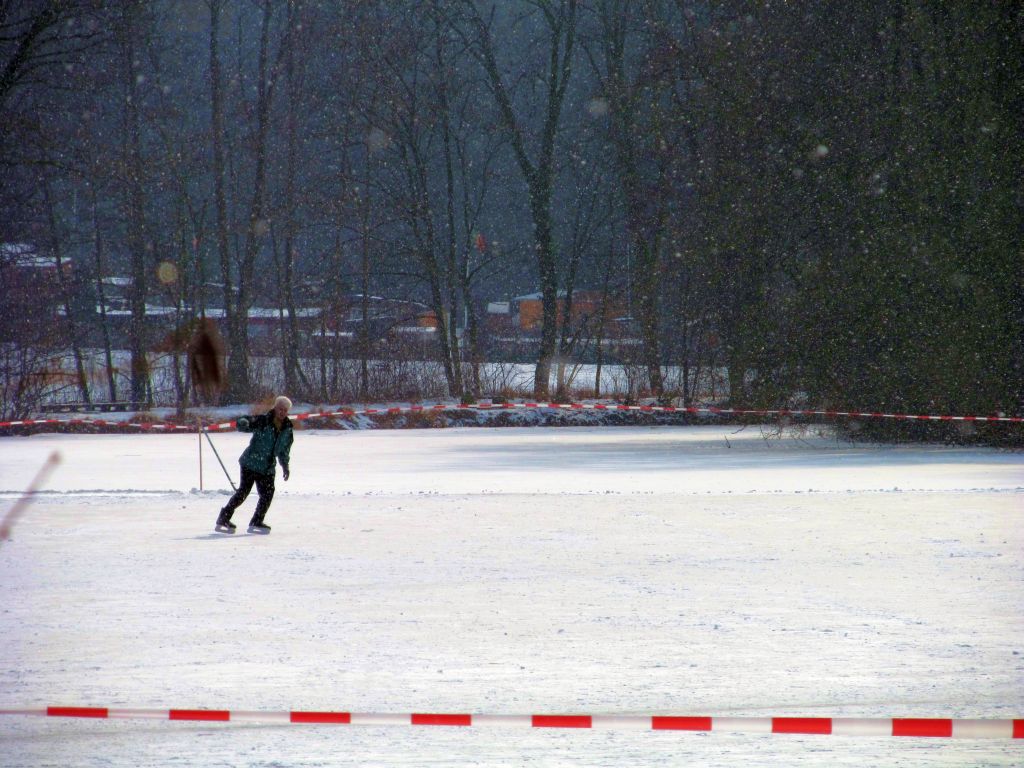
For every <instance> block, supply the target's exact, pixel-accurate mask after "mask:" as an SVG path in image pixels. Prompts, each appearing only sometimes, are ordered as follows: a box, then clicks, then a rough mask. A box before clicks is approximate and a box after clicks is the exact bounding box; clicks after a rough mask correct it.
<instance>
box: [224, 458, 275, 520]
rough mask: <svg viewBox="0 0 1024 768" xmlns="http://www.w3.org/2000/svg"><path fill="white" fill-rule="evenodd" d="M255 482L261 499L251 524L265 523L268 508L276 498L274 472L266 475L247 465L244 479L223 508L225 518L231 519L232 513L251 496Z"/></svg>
mask: <svg viewBox="0 0 1024 768" xmlns="http://www.w3.org/2000/svg"><path fill="white" fill-rule="evenodd" d="M254 483H255V484H256V492H257V493H259V495H260V500H259V502H257V504H256V511H255V512H253V515H252V522H250V523H249V525H261V524H262V523H263V518H264V517H266V515H267V510H268V509H270V502H272V501H273V500H274V475H273V473H271V474H269V475H265V474H263V473H262V472H253V471H252V470H251V469H246V468H245V467H242V481H241V482H240V483H239V484H238V490H237V491H235V495H234V496H232V497H231V499H230V500H229V501H228V503H227V506H225V507H224V509H223V510H221V517H223V518H224V519H225V520H230V519H231V515H233V514H234V513H235V510H236V509H238V507H239V506H240V505H241V503H242V502H243V501H245V499H246V498H247V497H248V496H249V491H251V490H252V486H253V484H254Z"/></svg>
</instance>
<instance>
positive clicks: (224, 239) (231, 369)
mask: <svg viewBox="0 0 1024 768" xmlns="http://www.w3.org/2000/svg"><path fill="white" fill-rule="evenodd" d="M220 16H221V0H210V106H211V112H212V122H213V124H212V130H211V139H212V142H213V196H214V207H215V209H216V218H217V225H216V229H217V234H216V236H217V254H218V256H219V259H220V279H221V283H222V285H223V288H224V315H225V321H226V324H227V336H228V346H229V349H228V371H227V375H228V382H227V384H228V386H227V396H228V397H229V398H230V399H232V400H235V399H239V400H241V399H242V398H239V397H238V394H239V392H241V391H242V390H244V391H245V392H246V393H248V390H249V366H248V363H247V360H246V358H247V355H246V352H245V347H247V346H248V344H247V336H246V333H247V329H246V321H247V318H245V317H244V316H243V317H239V310H238V307H237V305H236V302H235V296H234V288H233V285H232V275H231V249H230V245H229V242H228V237H229V229H228V205H227V194H226V192H225V189H224V183H225V181H224V173H225V169H224V166H225V147H224V142H225V135H224V93H223V87H222V78H221V70H220ZM239 337H242V340H241V341H239Z"/></svg>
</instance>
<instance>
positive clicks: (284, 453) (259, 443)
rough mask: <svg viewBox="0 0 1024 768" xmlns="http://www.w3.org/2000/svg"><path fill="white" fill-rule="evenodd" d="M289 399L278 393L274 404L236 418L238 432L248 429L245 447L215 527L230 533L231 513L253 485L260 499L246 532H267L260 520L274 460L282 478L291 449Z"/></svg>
mask: <svg viewBox="0 0 1024 768" xmlns="http://www.w3.org/2000/svg"><path fill="white" fill-rule="evenodd" d="M291 407H292V401H291V400H289V399H288V398H287V397H285V396H284V395H281V396H280V397H278V398H277V399H276V400H275V401H274V407H273V409H271V410H270V411H268V412H267V413H264V414H262V415H260V416H253V417H249V416H242V417H240V418H239V419H238V420H237V422H236V423H237V425H238V430H239V431H240V432H252V439H251V440H250V441H249V447H248V448H246V449H245V452H244V453H242V455H241V457H240V458H239V459H238V463H239V464H240V465H241V468H242V480H241V482H239V484H238V490H237V491H235V495H234V496H232V497H231V499H230V500H229V501H228V503H227V506H225V507H224V508H223V509H222V510H221V511H220V516H219V517H218V518H217V525H216V527H215V529H216V530H218V531H222V532H224V533H234V532H235V529H236V527H237V526H235V525H234V523H232V522H231V515H233V514H234V512H235V510H236V509H237V508H238V507H239V506H240V505H241V504H242V502H243V501H245V499H246V497H248V495H249V492H250V491H251V490H252V487H253V485H255V486H256V491H257V492H258V493H259V496H260V499H259V501H258V502H257V504H256V511H255V512H254V513H253V516H252V520H251V521H250V522H249V533H270V526H269V525H267V524H266V523H264V522H263V518H264V517H266V516H267V510H268V509H270V502H271V501H273V499H274V475H275V472H276V463H277V462H280V463H281V470H282V472H283V474H284V479H285V480H287V479H288V477H289V475H290V472H289V470H288V460H289V454H290V452H291V449H292V440H293V432H292V423H291V421H289V420H288V409H289V408H291Z"/></svg>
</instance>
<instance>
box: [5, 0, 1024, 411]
mask: <svg viewBox="0 0 1024 768" xmlns="http://www.w3.org/2000/svg"><path fill="white" fill-rule="evenodd" d="M1022 115H1024V10H1022V6H1021V4H1020V3H1019V2H1012V1H1010V0H1006V1H1004V2H1000V1H999V0H994V1H993V2H985V3H975V2H939V1H938V0H895V1H894V2H843V3H839V2H822V1H816V0H808V1H807V2H772V3H762V2H741V1H739V0H725V1H724V2H694V1H691V0H502V1H501V2H482V1H479V0H477V1H475V2H474V1H472V0H349V1H347V2H345V1H341V0H339V2H326V1H322V2H321V1H317V0H154V1H152V2H142V1H141V0H118V1H117V2H113V1H112V0H18V1H17V2H0V243H31V244H33V245H34V246H35V247H36V248H37V249H39V252H40V253H45V254H48V257H49V258H52V259H54V260H55V262H56V263H58V264H59V263H63V262H62V260H63V259H69V260H70V263H71V264H73V265H74V269H73V270H71V273H70V274H69V275H67V276H65V275H64V272H63V270H60V269H58V270H57V272H58V274H59V275H60V280H59V282H60V289H61V291H63V294H62V295H63V297H64V299H63V301H64V304H65V305H66V306H63V309H64V310H65V311H62V312H57V313H56V317H55V319H54V318H50V319H46V318H41V317H40V312H39V309H38V306H37V303H36V302H34V300H33V297H32V296H31V295H30V292H28V291H26V290H23V289H18V288H12V287H11V286H8V287H6V288H5V289H4V294H5V297H4V299H3V306H2V307H0V312H2V316H0V330H2V333H0V336H2V338H0V343H3V344H4V346H5V350H4V357H5V361H7V362H5V365H7V363H9V362H10V360H12V359H14V358H18V359H19V360H21V361H22V363H23V361H24V355H25V353H26V351H27V350H31V349H39V348H44V347H50V348H52V347H53V346H54V345H55V344H59V345H60V346H61V347H62V348H64V349H68V350H70V352H71V353H73V354H74V355H76V356H78V355H80V352H79V347H82V346H84V345H86V342H85V337H86V330H85V329H83V328H82V327H80V326H82V325H83V324H87V323H89V322H95V318H91V319H89V320H83V319H82V316H81V313H78V312H76V311H73V308H72V304H74V303H75V300H74V295H78V294H80V293H81V292H82V291H83V290H84V288H83V287H88V288H89V290H92V291H94V292H96V291H98V292H99V298H98V302H99V306H100V307H101V308H102V307H103V301H104V297H103V295H102V293H103V287H104V282H103V279H102V278H104V277H107V276H110V275H122V276H124V277H126V278H127V285H128V289H127V293H126V295H125V298H126V302H127V304H126V308H127V312H128V316H129V317H130V324H129V326H128V328H129V330H128V335H127V339H128V343H127V347H128V348H127V353H129V354H130V356H131V360H132V365H131V392H130V395H129V396H130V397H131V398H132V399H133V400H144V399H145V391H146V389H145V379H146V376H147V375H148V372H147V366H146V363H145V360H146V355H147V352H148V351H149V345H150V344H151V341H150V339H151V334H150V333H148V332H147V323H149V322H151V318H150V314H149V313H147V306H149V305H166V306H174V307H177V308H178V309H179V311H184V312H186V313H187V314H188V315H189V317H188V319H189V320H190V321H192V322H194V321H196V320H197V319H201V318H203V317H205V316H207V313H208V312H211V311H212V310H213V309H214V308H218V309H219V310H220V311H221V312H222V313H223V317H224V326H223V327H224V337H225V343H226V347H227V351H228V353H229V362H228V366H229V367H228V380H229V382H230V390H229V391H228V392H227V393H226V394H225V397H226V398H227V399H228V401H229V402H241V401H244V400H246V399H247V398H249V397H251V396H252V395H253V392H254V390H255V389H257V386H258V382H257V381H255V380H254V378H253V377H254V374H253V368H252V365H251V359H250V358H251V357H253V356H254V351H253V350H252V349H251V348H250V341H249V334H248V330H247V321H246V317H247V313H248V311H249V310H250V308H252V307H254V306H263V307H276V308H278V309H280V310H282V314H281V317H282V318H283V320H282V323H281V330H280V334H281V343H280V345H279V346H280V350H281V355H282V365H283V369H284V376H285V382H286V387H287V390H288V391H289V392H291V393H296V394H299V395H300V396H301V395H302V393H303V392H304V390H305V391H307V392H308V396H309V397H313V396H318V395H319V393H314V392H312V391H311V388H313V385H312V383H311V377H310V375H309V374H310V372H309V371H307V370H306V368H307V367H308V365H309V363H308V361H307V360H306V359H305V358H304V357H303V356H302V355H301V354H300V350H301V349H302V348H303V345H302V343H301V341H300V339H299V335H300V333H301V331H300V328H299V325H298V315H299V313H298V312H297V311H296V310H297V308H301V307H306V306H310V305H314V304H320V305H325V304H328V303H330V301H331V300H332V297H334V296H339V295H342V294H344V295H347V296H357V297H362V303H363V306H362V313H363V314H362V317H363V319H364V320H366V319H367V317H368V313H369V308H368V306H367V304H368V302H369V300H370V297H372V296H375V295H383V296H388V297H394V298H396V299H403V300H415V301H417V302H420V303H422V304H423V305H424V306H426V307H428V308H429V309H430V310H431V312H432V314H433V316H434V317H435V318H439V323H438V328H437V331H438V332H437V333H436V334H435V335H434V339H435V341H433V342H432V344H433V345H434V351H433V354H434V359H436V360H437V361H439V362H440V363H441V366H440V370H442V371H443V373H444V377H445V382H444V385H445V389H446V390H447V392H448V393H449V394H450V395H451V396H453V397H459V396H469V395H472V394H479V391H478V390H479V387H480V383H479V376H478V373H476V374H475V373H474V370H475V369H476V365H477V364H478V363H479V362H480V361H481V360H483V359H485V357H486V350H485V349H484V348H483V347H482V344H483V339H484V335H485V334H484V330H485V329H484V321H485V318H484V316H483V315H484V314H485V307H486V305H487V303H488V302H501V301H507V300H509V299H510V298H512V297H515V296H517V295H519V294H529V293H533V292H536V293H537V294H539V299H540V306H541V308H542V311H541V314H540V318H539V324H538V327H537V332H536V334H535V338H534V339H533V341H532V344H533V346H532V347H531V355H532V358H533V362H535V363H536V377H535V379H534V394H535V396H537V397H558V396H561V395H563V394H564V393H562V392H558V391H555V389H557V385H556V387H555V388H552V383H553V382H552V369H553V366H556V365H557V362H558V361H560V360H565V359H566V358H572V356H573V355H574V353H575V347H576V345H579V344H581V343H582V342H581V339H582V338H583V337H584V336H587V337H589V338H594V337H596V338H597V339H598V340H600V337H601V335H602V334H609V333H611V329H609V328H605V327H604V325H605V323H606V322H607V323H612V322H616V323H623V322H624V323H626V324H627V325H628V333H629V334H630V335H631V336H634V337H635V339H636V344H635V351H634V352H633V353H632V355H633V357H632V358H631V361H630V362H632V364H634V365H636V366H637V367H638V368H639V369H640V370H642V371H643V376H644V391H645V392H646V393H648V394H649V395H650V396H651V397H654V398H657V399H668V398H682V399H683V400H684V401H687V400H689V399H690V398H692V397H693V394H694V393H693V391H692V389H691V384H690V382H691V379H690V378H689V377H688V376H686V375H684V376H683V377H682V378H681V379H678V378H677V379H673V380H672V382H669V381H668V380H667V379H666V376H665V371H666V369H667V368H668V367H672V368H673V369H677V370H682V371H684V372H687V371H700V370H701V369H706V368H707V367H708V366H721V367H722V368H724V369H727V370H728V372H729V384H730V386H729V396H730V399H731V402H732V403H733V404H735V405H743V406H749V407H756V406H767V407H778V406H785V405H786V404H790V403H794V402H807V403H809V404H812V405H814V406H820V407H832V408H841V407H856V408H859V409H864V410H878V411H890V412H921V413H924V412H932V413H936V412H937V413H971V414H992V413H1000V412H1001V413H1012V414H1020V413H1021V412H1024V279H1022V278H1024V274H1022V266H1024V185H1022V168H1024V120H1022ZM583 291H586V292H587V294H588V296H590V297H592V298H591V300H592V301H597V302H606V303H607V306H608V307H613V306H614V307H615V308H616V310H615V312H610V311H604V310H603V309H599V310H598V311H596V312H593V313H591V314H590V315H588V316H586V318H585V320H584V321H576V322H574V321H571V318H574V317H578V315H575V314H574V313H573V309H572V307H573V298H574V296H578V295H580V293H581V292H583ZM90 295H92V294H90ZM593 297H597V298H596V299H594V298H593ZM89 306H90V307H91V306H96V302H94V301H92V300H90V302H89ZM602 306H603V305H602ZM58 309H61V307H58ZM355 309H356V312H357V314H358V311H359V309H360V308H359V307H358V306H357V307H356V308H355ZM51 314H52V313H51ZM101 314H102V312H101ZM613 315H614V317H613ZM47 317H48V318H49V315H48V316H47ZM44 320H45V321H44ZM54 324H56V330H55V325H54ZM581 326H586V327H585V328H583V327H581ZM183 327H189V328H190V327H193V326H191V325H188V326H183ZM363 327H366V328H368V327H369V325H368V323H366V322H364V323H363ZM584 331H585V333H584ZM619 332H620V333H621V332H622V331H619ZM362 341H363V342H368V339H362ZM19 356H20V357H19ZM365 358H366V355H365V354H364V360H365ZM12 370H13V369H12V368H10V366H8V367H7V368H6V371H7V375H8V376H10V375H13V374H12V373H11V371H12ZM680 382H681V383H680ZM549 389H550V390H551V391H549ZM324 394H325V395H326V396H330V395H331V393H329V392H325V393H324ZM364 394H366V395H372V394H373V393H369V392H368V393H364ZM86 396H88V395H86Z"/></svg>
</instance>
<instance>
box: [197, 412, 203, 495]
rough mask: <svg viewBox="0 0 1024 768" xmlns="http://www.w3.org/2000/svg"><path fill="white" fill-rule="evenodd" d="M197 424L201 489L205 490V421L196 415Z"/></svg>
mask: <svg viewBox="0 0 1024 768" xmlns="http://www.w3.org/2000/svg"><path fill="white" fill-rule="evenodd" d="M196 424H198V425H199V430H198V431H197V432H196V437H198V438H199V490H200V491H201V490H203V422H202V420H201V419H199V418H198V417H196Z"/></svg>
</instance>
